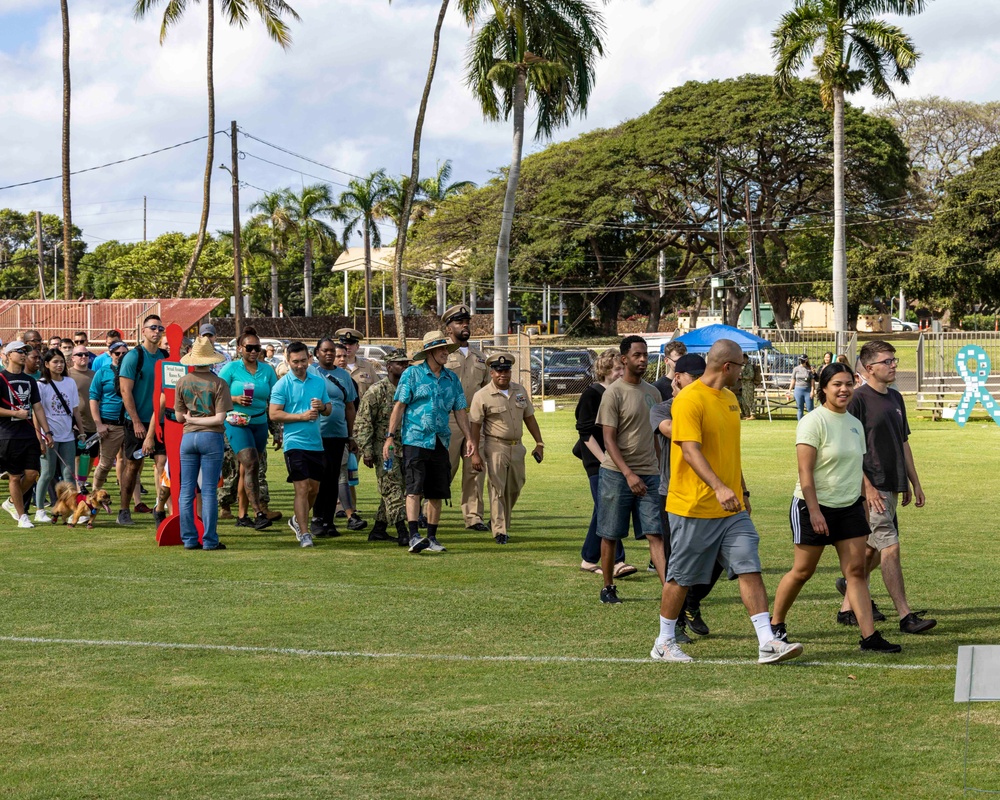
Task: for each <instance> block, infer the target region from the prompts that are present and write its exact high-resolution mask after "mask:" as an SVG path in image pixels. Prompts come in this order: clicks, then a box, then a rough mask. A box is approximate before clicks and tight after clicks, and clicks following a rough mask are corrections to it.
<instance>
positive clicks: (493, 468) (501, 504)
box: [469, 381, 535, 536]
mask: <svg viewBox="0 0 1000 800" xmlns="http://www.w3.org/2000/svg"><path fill="white" fill-rule="evenodd" d="M534 413H535V409H534V408H532V405H531V401H530V399H529V398H528V393H527V392H526V391H525V389H524V387H523V386H521V384H519V383H514V382H513V381H511V383H510V386H509V387H508V388H507V396H506V397H505V396H504V393H503V392H502V391H500V389H498V388H497V387H496V385H494V384H493V382H492V381H491V382H490V383H489V384H488V385H486V386H484V387H483V388H482V389H480V390H479V391H478V392H476V394H475V396H474V397H473V398H472V403H471V404H470V405H469V419H470V420H472V422H474V423H477V424H479V425H482V426H483V440H484V444H483V455H484V458H483V462H484V463H485V465H486V471H487V472H488V473H489V476H490V514H491V516H492V518H493V519H492V527H493V535H494V536H497V535H499V534H501V533H504V534H505V533H507V526H508V525H509V524H510V514H511V512H512V511H513V510H514V504H515V503H516V502H517V498H518V496H519V495H520V494H521V488H522V487H523V486H524V457H525V455H526V454H527V452H528V451H527V450H526V449H525V447H524V445H523V444H521V435H522V433H523V431H524V418H525V417H530V416H533V415H534Z"/></svg>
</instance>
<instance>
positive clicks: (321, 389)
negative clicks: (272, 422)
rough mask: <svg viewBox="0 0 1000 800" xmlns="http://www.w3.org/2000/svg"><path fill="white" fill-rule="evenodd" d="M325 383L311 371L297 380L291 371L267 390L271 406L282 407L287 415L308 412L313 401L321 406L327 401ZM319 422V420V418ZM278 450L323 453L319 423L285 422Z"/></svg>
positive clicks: (328, 399) (328, 398)
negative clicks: (282, 437) (280, 445)
mask: <svg viewBox="0 0 1000 800" xmlns="http://www.w3.org/2000/svg"><path fill="white" fill-rule="evenodd" d="M326 383H327V382H326V380H324V379H323V378H321V377H320V376H319V375H316V374H314V373H311V372H307V373H306V377H305V378H304V379H302V380H299V379H298V378H296V377H295V373H294V372H288V373H286V374H285V376H284V377H283V378H281V380H279V381H278V382H277V383H276V384H275V385H274V388H273V389H272V390H271V403H272V405H276V406H283V407H284V410H285V411H286V412H288V413H289V414H302V413H304V412H306V411H308V410H309V407H310V406H311V405H312V400H313V398H315V399H316V400H319V401H320V402H321V403H323V405H326V404H327V403H329V402H330V395H329V393H328V392H327V389H326ZM319 419H323V417H322V416H321V417H320V418H319ZM282 449H283V450H284V451H285V452H286V453H287V452H288V451H289V450H313V451H317V450H318V451H320V452H322V450H323V437H322V436H321V435H320V429H319V420H316V421H314V422H286V423H285V432H284V444H283V445H282Z"/></svg>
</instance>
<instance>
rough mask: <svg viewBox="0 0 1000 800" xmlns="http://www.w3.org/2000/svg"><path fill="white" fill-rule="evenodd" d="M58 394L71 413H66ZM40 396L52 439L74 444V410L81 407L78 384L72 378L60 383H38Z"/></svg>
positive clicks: (64, 379)
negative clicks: (57, 393) (57, 395)
mask: <svg viewBox="0 0 1000 800" xmlns="http://www.w3.org/2000/svg"><path fill="white" fill-rule="evenodd" d="M56 392H59V394H60V395H62V398H63V400H65V401H66V405H67V406H69V410H70V413H69V414H67V413H66V409H65V408H63V404H62V403H61V402H59V398H58V397H56ZM38 395H39V398H40V399H41V402H42V408H43V409H45V419H46V420H47V421H48V423H49V430H51V431H52V439H53V441H56V442H72V441H73V440H74V439H75V438H76V437H75V436H73V413H72V412H73V409H74V408H76V407H77V406H78V405H80V394H79V392H78V391H77V388H76V382H75V381H74V380H73V379H72V378H63V379H62V380H61V381H59V383H46V382H45V381H38Z"/></svg>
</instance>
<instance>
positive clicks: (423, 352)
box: [410, 331, 461, 361]
mask: <svg viewBox="0 0 1000 800" xmlns="http://www.w3.org/2000/svg"><path fill="white" fill-rule="evenodd" d="M460 346H461V345H459V344H458V343H457V342H452V341H451V340H450V339H449V338H448V337H447V336H445V335H444V332H443V331H428V332H427V333H425V334H424V341H423V344H422V345H421V347H420V349H419V350H417V351H416V352H414V354H413V357H412V358H411V359H410V361H423V360H424V359H425V358H427V354H428V353H429V352H430V351H431V350H437V349H438V348H439V347H447V348H448V352H449V353H454V352H455V351H456V350H458V348H459V347H460Z"/></svg>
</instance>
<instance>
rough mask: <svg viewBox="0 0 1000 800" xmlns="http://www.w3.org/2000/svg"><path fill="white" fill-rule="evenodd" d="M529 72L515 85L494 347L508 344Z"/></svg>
mask: <svg viewBox="0 0 1000 800" xmlns="http://www.w3.org/2000/svg"><path fill="white" fill-rule="evenodd" d="M526 79H527V72H526V71H525V69H524V67H523V66H519V67H518V70H517V79H516V81H515V83H514V104H513V112H514V114H513V116H514V147H513V152H512V153H511V159H510V171H509V172H508V173H507V191H506V192H505V193H504V196H503V216H501V218H500V238H499V239H498V240H497V258H496V263H495V264H494V266H493V344H494V345H495V346H497V347H504V346H506V344H507V293H508V291H509V288H510V231H511V228H512V227H513V225H514V198H515V196H516V194H517V182H518V179H519V178H520V176H521V152H522V150H523V148H524V104H525V81H526Z"/></svg>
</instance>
